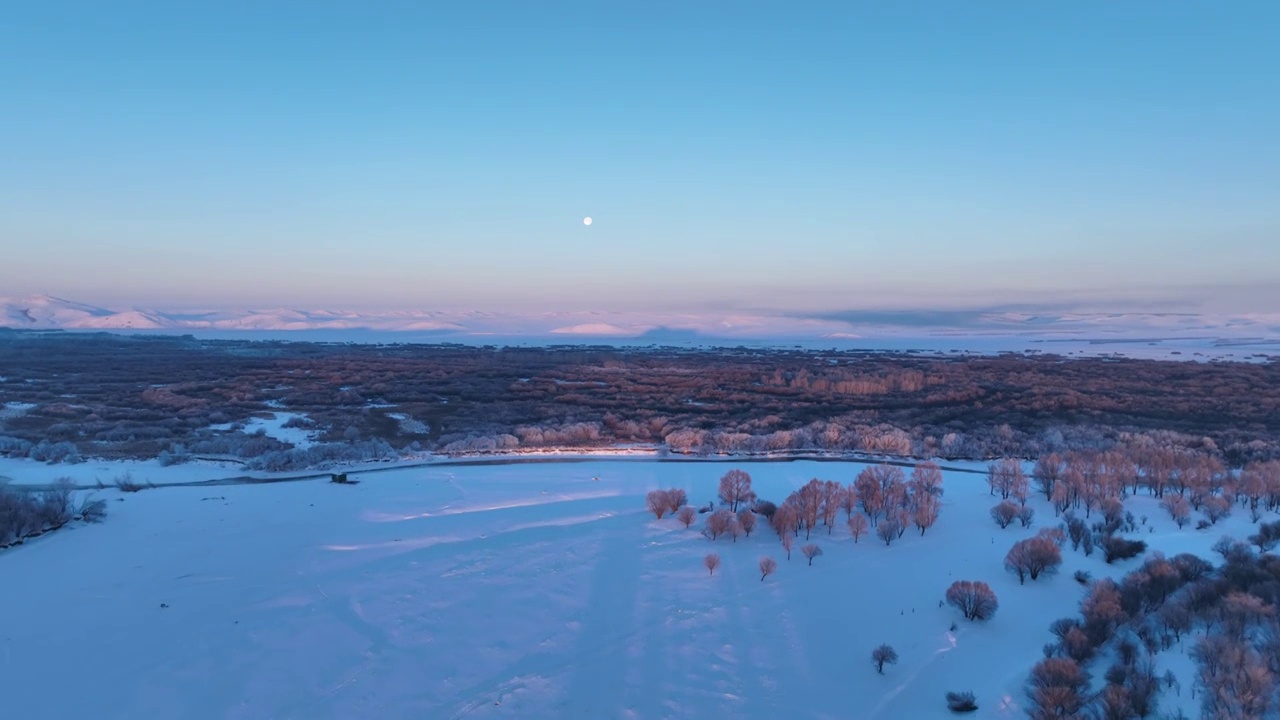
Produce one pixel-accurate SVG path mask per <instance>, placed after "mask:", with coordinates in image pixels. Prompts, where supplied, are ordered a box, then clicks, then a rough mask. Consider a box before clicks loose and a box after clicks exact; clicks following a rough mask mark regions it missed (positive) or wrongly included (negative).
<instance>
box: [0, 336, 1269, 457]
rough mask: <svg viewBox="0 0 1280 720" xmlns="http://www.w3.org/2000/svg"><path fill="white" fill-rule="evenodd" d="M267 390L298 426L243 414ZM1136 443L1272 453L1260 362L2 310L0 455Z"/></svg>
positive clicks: (1008, 450)
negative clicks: (19, 323) (12, 325)
mask: <svg viewBox="0 0 1280 720" xmlns="http://www.w3.org/2000/svg"><path fill="white" fill-rule="evenodd" d="M281 409H287V411H288V412H290V413H294V414H296V416H297V417H295V418H294V420H293V421H292V423H293V424H296V425H299V426H301V427H304V428H306V429H307V430H309V431H311V433H312V437H313V438H314V440H315V442H314V445H311V446H309V447H306V448H298V447H292V446H291V445H290V444H289V443H287V442H284V441H282V440H279V439H277V438H273V437H270V436H269V435H265V434H262V433H248V432H241V430H243V425H244V423H246V422H249V421H251V420H252V419H253V418H255V417H266V416H270V415H271V414H272V413H274V412H276V411H278V410H281ZM215 428H219V429H215ZM1135 442H1140V443H1142V444H1147V445H1153V446H1160V447H1170V448H1181V449H1185V450H1188V451H1194V452H1197V453H1208V454H1210V455H1213V456H1215V457H1217V458H1220V459H1221V460H1222V461H1223V462H1224V463H1226V464H1227V465H1229V466H1232V467H1240V466H1243V465H1245V464H1248V463H1250V462H1255V461H1267V460H1272V459H1276V458H1280V363H1277V362H1275V361H1270V362H1265V363H1264V362H1259V363H1235V362H1189V361H1155V360H1137V359H1124V358H1118V357H1117V358H1113V357H1103V358H1070V359H1069V358H1065V357H1062V356H1057V355H1048V354H1042V353H1024V354H1001V355H963V354H953V355H936V354H923V353H901V352H900V353H890V352H875V351H812V350H798V349H785V348H778V349H748V348H741V347H739V348H707V349H686V348H671V347H645V348H631V349H628V348H615V347H594V346H551V347H475V346H464V345H447V344H441V345H411V344H403V345H400V344H382V345H377V344H341V343H308V342H282V341H269V342H266V341H232V340H207V339H199V338H196V337H192V336H144V335H138V336H121V335H112V334H105V333H104V334H70V333H62V332H29V331H5V330H0V454H3V455H10V456H27V457H32V458H35V459H38V460H43V461H46V462H59V461H74V460H75V459H77V458H80V457H88V456H92V457H104V458H113V457H114V458H120V457H143V458H146V457H161V458H168V459H172V460H173V461H181V460H183V459H186V458H189V457H193V456H218V457H233V458H242V459H246V460H256V462H257V463H258V465H259V466H262V467H266V468H268V469H287V468H290V467H301V466H314V465H316V464H319V463H323V462H327V461H331V460H347V459H366V458H376V457H390V456H394V455H397V454H402V453H409V452H421V451H437V452H446V453H458V454H462V453H483V452H511V451H518V450H528V449H537V448H575V449H588V448H605V447H614V446H623V445H626V446H631V445H640V446H650V447H654V448H657V449H659V450H661V451H664V452H670V453H678V454H717V453H742V454H750V453H801V452H826V453H853V452H859V453H875V454H882V455H891V456H901V457H940V458H950V459H955V458H973V459H989V458H996V457H1023V458H1033V457H1038V456H1040V455H1043V454H1045V453H1048V452H1067V451H1082V450H1090V451H1094V450H1099V451H1100V450H1106V449H1109V448H1112V447H1116V446H1127V445H1132V444H1134V443H1135ZM263 458H267V460H263Z"/></svg>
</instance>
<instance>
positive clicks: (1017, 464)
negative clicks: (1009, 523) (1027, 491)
mask: <svg viewBox="0 0 1280 720" xmlns="http://www.w3.org/2000/svg"><path fill="white" fill-rule="evenodd" d="M1026 481H1027V477H1026V475H1025V474H1024V473H1023V472H1022V462H1021V461H1019V460H1016V459H1014V458H1004V459H1002V460H997V461H996V462H993V463H991V465H989V466H987V484H988V485H990V486H991V494H992V495H995V494H996V493H999V494H1000V498H1001V499H1002V500H1008V499H1009V496H1011V495H1013V494H1014V492H1015V489H1016V488H1017V487H1019V486H1020V485H1021V486H1022V487H1025V483H1026Z"/></svg>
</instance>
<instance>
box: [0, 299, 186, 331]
mask: <svg viewBox="0 0 1280 720" xmlns="http://www.w3.org/2000/svg"><path fill="white" fill-rule="evenodd" d="M0 325H2V326H5V327H13V328H31V329H41V330H46V329H67V330H82V329H84V330H89V329H98V330H125V329H138V330H157V329H160V328H165V327H170V326H171V324H170V323H169V321H167V320H166V319H165V318H164V317H162V316H160V315H157V314H155V313H148V312H142V311H139V310H127V311H124V312H116V311H113V310H106V309H104V308H100V307H94V306H93V305H84V304H81V303H77V302H71V301H70V300H63V299H61V298H55V297H49V296H48V295H35V296H32V297H26V298H0Z"/></svg>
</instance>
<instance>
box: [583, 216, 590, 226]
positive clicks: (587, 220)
mask: <svg viewBox="0 0 1280 720" xmlns="http://www.w3.org/2000/svg"><path fill="white" fill-rule="evenodd" d="M582 224H583V225H590V224H591V216H590V215H588V216H586V217H584V218H582Z"/></svg>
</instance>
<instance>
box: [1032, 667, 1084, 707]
mask: <svg viewBox="0 0 1280 720" xmlns="http://www.w3.org/2000/svg"><path fill="white" fill-rule="evenodd" d="M1088 690H1089V673H1087V672H1085V671H1084V669H1083V668H1081V667H1080V664H1079V663H1077V662H1076V661H1075V660H1072V659H1071V658H1064V657H1052V658H1045V659H1044V660H1041V661H1040V662H1039V663H1037V664H1036V666H1035V667H1034V668H1033V669H1032V670H1031V678H1030V679H1029V680H1028V681H1027V696H1028V697H1029V698H1030V699H1031V702H1032V705H1033V707H1032V708H1030V709H1029V710H1028V714H1029V715H1030V716H1031V717H1032V718H1033V720H1056V719H1058V718H1074V717H1081V715H1080V713H1081V712H1082V711H1083V710H1084V708H1085V705H1086V704H1088Z"/></svg>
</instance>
